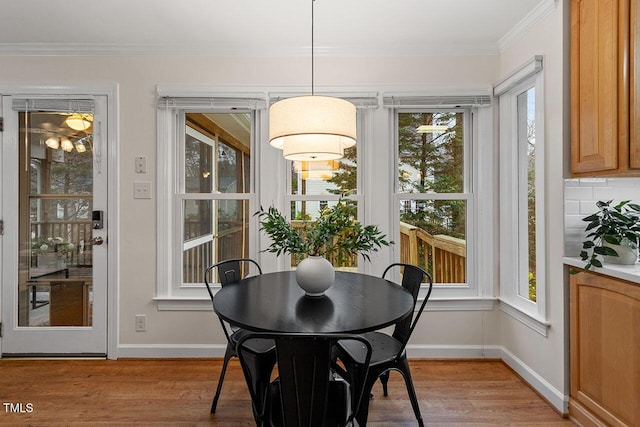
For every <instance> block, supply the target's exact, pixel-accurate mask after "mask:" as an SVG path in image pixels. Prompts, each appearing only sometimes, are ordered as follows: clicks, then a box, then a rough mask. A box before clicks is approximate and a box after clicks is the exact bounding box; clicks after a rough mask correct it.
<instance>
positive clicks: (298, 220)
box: [291, 200, 359, 271]
mask: <svg viewBox="0 0 640 427" xmlns="http://www.w3.org/2000/svg"><path fill="white" fill-rule="evenodd" d="M337 203H338V202H337V201H334V200H331V201H326V200H313V201H300V200H298V201H293V202H291V218H293V220H292V221H291V225H292V226H293V227H294V228H295V229H297V230H298V231H299V232H300V233H302V234H304V230H305V228H306V227H310V226H312V225H313V223H314V221H315V220H316V219H317V218H318V216H319V215H320V212H321V210H322V209H324V208H325V207H328V208H331V207H333V206H335V205H336V204H337ZM345 203H346V204H347V205H348V206H350V207H351V208H352V216H353V217H354V218H357V217H358V205H357V203H356V202H354V201H351V200H347V201H345ZM358 258H359V257H353V258H348V259H343V258H340V257H337V256H328V257H327V259H328V260H329V261H330V262H331V264H333V266H334V267H335V268H336V270H346V271H357V269H358ZM300 261H301V258H300V257H297V256H291V267H295V266H296V265H298V263H299V262H300Z"/></svg>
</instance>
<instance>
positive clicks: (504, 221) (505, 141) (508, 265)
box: [494, 56, 550, 336]
mask: <svg viewBox="0 0 640 427" xmlns="http://www.w3.org/2000/svg"><path fill="white" fill-rule="evenodd" d="M543 83H544V81H543V73H542V57H541V56H535V57H534V58H533V59H531V60H530V61H528V62H527V63H526V64H524V65H523V66H522V67H520V68H519V69H518V70H516V71H515V72H514V73H512V74H511V75H510V76H509V77H507V78H506V79H504V80H502V81H501V82H499V83H498V84H496V85H495V88H494V93H495V94H496V95H498V96H499V97H500V98H499V104H500V107H499V118H500V121H499V122H500V125H499V136H500V240H499V243H500V250H499V252H500V260H501V263H500V291H499V295H500V296H499V299H500V309H501V310H502V311H503V312H505V313H506V314H508V315H510V316H512V317H514V318H515V319H517V320H518V321H520V322H522V323H523V324H525V325H527V326H529V327H530V328H531V329H533V330H535V331H536V332H538V333H540V334H541V335H543V336H547V331H548V328H549V326H550V325H549V323H548V322H547V319H546V265H545V262H546V260H545V257H544V254H545V247H546V239H545V234H546V233H545V215H544V212H545V210H544V208H545V205H544V200H545V197H544V195H545V185H544V182H545V180H544V170H545V165H544V145H545V138H544V136H545V127H544V85H543ZM531 87H535V117H536V247H537V248H538V250H537V253H536V257H537V258H536V270H537V271H536V287H537V288H536V300H537V302H535V303H534V302H533V301H530V300H529V299H528V298H524V297H522V296H521V295H520V290H521V289H522V286H523V285H522V283H521V282H522V280H523V278H522V274H523V273H522V271H521V270H522V268H520V267H519V264H520V265H523V263H522V260H521V259H520V257H517V258H516V259H514V254H520V253H521V250H520V249H519V243H518V242H519V241H520V240H521V239H523V238H528V237H523V236H526V233H524V234H523V233H522V230H521V228H522V226H521V225H522V223H521V222H520V221H521V218H520V216H519V214H518V212H519V203H520V202H519V197H518V194H519V193H518V192H519V186H520V183H519V182H520V179H517V180H516V179H514V177H519V170H520V168H519V167H518V163H519V161H520V156H519V144H515V146H514V144H513V141H517V136H518V135H517V99H516V98H517V95H518V94H519V93H522V92H523V91H524V90H527V89H529V88H531ZM514 236H518V238H517V239H514ZM527 282H528V281H527Z"/></svg>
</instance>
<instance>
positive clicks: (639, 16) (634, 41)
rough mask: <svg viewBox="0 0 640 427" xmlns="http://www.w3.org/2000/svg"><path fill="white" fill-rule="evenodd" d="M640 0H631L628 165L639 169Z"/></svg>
mask: <svg viewBox="0 0 640 427" xmlns="http://www.w3.org/2000/svg"><path fill="white" fill-rule="evenodd" d="M639 43H640V0H633V1H632V2H631V58H630V66H631V73H630V75H631V99H630V110H631V123H630V131H631V138H630V141H629V166H630V167H631V168H633V169H640V44H639Z"/></svg>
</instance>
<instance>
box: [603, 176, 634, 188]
mask: <svg viewBox="0 0 640 427" xmlns="http://www.w3.org/2000/svg"><path fill="white" fill-rule="evenodd" d="M607 181H608V182H609V184H611V185H612V186H615V187H622V188H624V187H637V186H638V185H640V178H609V179H607Z"/></svg>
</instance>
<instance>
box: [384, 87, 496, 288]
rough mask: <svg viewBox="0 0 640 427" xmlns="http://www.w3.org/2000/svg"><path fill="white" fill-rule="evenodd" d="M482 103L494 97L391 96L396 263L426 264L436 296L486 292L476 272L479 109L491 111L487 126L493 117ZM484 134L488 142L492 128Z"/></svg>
mask: <svg viewBox="0 0 640 427" xmlns="http://www.w3.org/2000/svg"><path fill="white" fill-rule="evenodd" d="M448 98H451V99H448ZM479 104H484V105H487V106H488V105H490V98H489V96H488V95H483V96H478V97H473V96H471V97H467V98H464V97H444V98H442V97H439V98H437V99H436V97H430V96H426V97H422V98H420V97H417V98H410V97H405V98H398V97H392V96H387V97H385V105H386V106H388V107H389V108H393V115H392V117H393V119H394V120H395V126H394V127H393V128H394V133H395V140H396V150H395V151H396V153H395V158H396V169H395V170H396V173H395V182H396V185H395V192H394V200H393V206H394V212H393V215H394V218H395V219H394V222H395V224H396V227H397V232H396V235H399V237H400V238H399V240H398V242H397V245H398V246H399V247H398V248H396V251H397V252H399V260H398V261H400V262H402V263H408V264H414V265H418V266H420V267H422V268H424V269H425V270H426V271H427V272H428V273H429V274H430V275H431V277H432V279H433V283H434V297H436V298H482V297H483V296H484V295H485V294H486V293H485V291H484V290H483V289H480V287H479V285H478V280H477V277H478V274H477V270H476V265H477V264H478V257H479V255H480V254H479V252H480V251H478V249H477V248H478V236H479V234H480V233H479V232H478V230H477V227H478V226H477V218H478V215H479V210H478V207H477V192H478V190H477V188H478V182H476V181H477V179H475V178H477V177H478V174H477V172H476V170H475V169H476V168H475V165H476V164H477V156H475V153H476V152H477V147H478V145H479V140H480V138H479V134H480V132H478V122H479V110H485V111H483V113H482V114H484V116H483V120H484V121H485V125H484V127H485V128H486V124H487V123H489V122H490V114H487V111H488V109H486V108H479ZM436 105H437V107H436ZM483 132H484V133H485V134H484V137H485V139H488V138H486V136H487V135H489V136H490V133H488V134H487V133H486V130H483ZM485 142H486V141H485ZM474 157H475V161H474ZM483 179H484V178H483ZM487 237H490V236H487ZM396 258H398V256H397V255H396Z"/></svg>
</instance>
